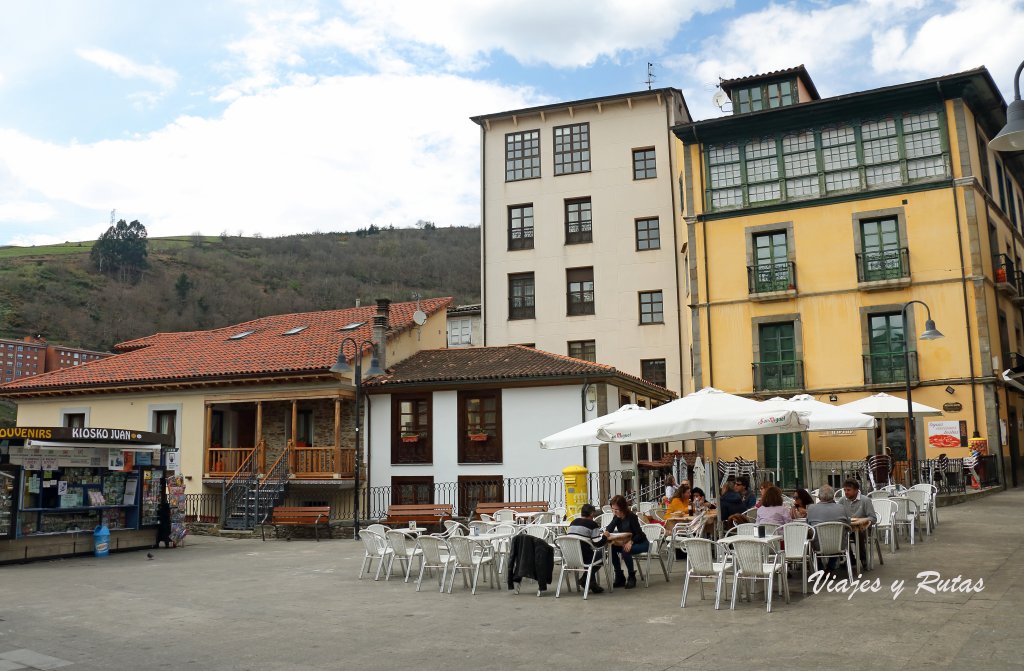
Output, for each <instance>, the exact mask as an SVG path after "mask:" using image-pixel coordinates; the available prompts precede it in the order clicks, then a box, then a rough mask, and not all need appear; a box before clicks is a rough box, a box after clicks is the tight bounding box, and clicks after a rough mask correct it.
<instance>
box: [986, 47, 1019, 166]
mask: <svg viewBox="0 0 1024 671" xmlns="http://www.w3.org/2000/svg"><path fill="white" fill-rule="evenodd" d="M1021 70H1024V61H1021V64H1020V65H1018V66H1017V74H1015V75H1014V76H1013V102H1012V103H1010V104H1009V105H1008V106H1007V107H1006V125H1005V126H1003V129H1002V130H1001V131H999V134H998V135H996V136H995V137H994V138H992V141H991V142H989V143H988V146H989V147H990V148H992V150H993V151H1020V150H1022V149H1024V100H1021V99H1020V73H1021Z"/></svg>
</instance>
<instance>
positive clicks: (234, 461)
mask: <svg viewBox="0 0 1024 671" xmlns="http://www.w3.org/2000/svg"><path fill="white" fill-rule="evenodd" d="M255 450H256V448H255V447H211V448H210V449H209V450H207V452H206V474H207V475H208V476H210V477H211V478H229V477H231V476H232V475H234V474H235V473H237V472H238V470H239V469H240V468H242V466H243V465H246V466H247V468H248V469H250V470H252V471H253V472H255V469H256V467H257V463H256V461H255V460H254V459H248V457H250V455H252V454H253V453H254V452H255Z"/></svg>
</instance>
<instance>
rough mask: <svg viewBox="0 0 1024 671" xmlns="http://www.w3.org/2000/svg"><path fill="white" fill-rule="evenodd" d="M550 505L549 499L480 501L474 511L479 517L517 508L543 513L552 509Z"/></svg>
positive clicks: (524, 511)
mask: <svg viewBox="0 0 1024 671" xmlns="http://www.w3.org/2000/svg"><path fill="white" fill-rule="evenodd" d="M550 508H551V507H550V506H549V505H548V502H547V501H511V502H510V501H504V502H501V501H497V502H494V501H487V502H484V501H480V502H479V503H477V504H476V510H474V511H473V515H471V516H470V517H471V518H472V517H473V516H476V517H477V518H479V517H480V515H491V516H493V515H494V513H496V512H498V511H499V510H515V511H517V512H521V513H543V512H546V511H548V510H550Z"/></svg>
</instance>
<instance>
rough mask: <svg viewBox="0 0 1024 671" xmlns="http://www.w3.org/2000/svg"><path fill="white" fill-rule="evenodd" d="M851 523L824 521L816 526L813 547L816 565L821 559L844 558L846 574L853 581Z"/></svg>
mask: <svg viewBox="0 0 1024 671" xmlns="http://www.w3.org/2000/svg"><path fill="white" fill-rule="evenodd" d="M850 532H851V529H850V525H849V524H847V523H845V522H822V523H821V524H817V525H815V527H814V534H815V540H816V544H815V546H814V547H813V554H812V556H813V557H814V562H815V565H817V562H818V560H821V559H832V558H833V557H834V558H837V559H842V560H843V561H845V562H846V574H847V576H848V577H849V579H850V582H853V564H852V562H851V561H850Z"/></svg>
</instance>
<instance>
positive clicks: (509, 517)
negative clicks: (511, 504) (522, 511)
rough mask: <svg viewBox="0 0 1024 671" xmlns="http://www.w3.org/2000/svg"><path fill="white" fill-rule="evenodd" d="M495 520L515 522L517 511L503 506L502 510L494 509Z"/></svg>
mask: <svg viewBox="0 0 1024 671" xmlns="http://www.w3.org/2000/svg"><path fill="white" fill-rule="evenodd" d="M494 521H495V522H515V521H516V511H514V510H512V509H511V508H502V509H501V510H495V511H494Z"/></svg>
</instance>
